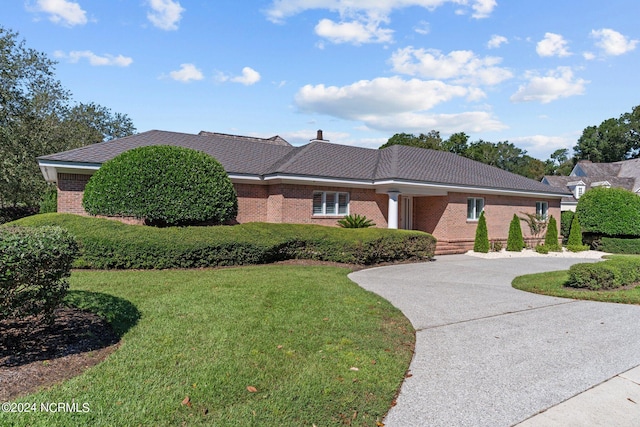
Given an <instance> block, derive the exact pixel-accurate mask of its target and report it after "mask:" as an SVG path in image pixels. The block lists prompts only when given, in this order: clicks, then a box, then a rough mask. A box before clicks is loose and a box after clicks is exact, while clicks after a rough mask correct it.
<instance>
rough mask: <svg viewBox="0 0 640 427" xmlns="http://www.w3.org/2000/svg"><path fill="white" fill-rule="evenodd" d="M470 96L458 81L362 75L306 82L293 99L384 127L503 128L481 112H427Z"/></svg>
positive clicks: (317, 109) (316, 109)
mask: <svg viewBox="0 0 640 427" xmlns="http://www.w3.org/2000/svg"><path fill="white" fill-rule="evenodd" d="M473 95H474V91H473V90H472V89H468V88H466V87H463V86H456V85H448V84H446V83H443V82H440V81H435V80H419V79H411V80H405V79H402V78H400V77H397V76H396V77H381V78H376V79H373V80H361V81H358V82H356V83H353V84H351V85H347V86H342V87H337V86H325V85H322V84H320V85H315V86H314V85H306V86H304V87H302V88H301V89H300V90H299V91H298V93H297V94H296V96H295V103H296V105H297V106H298V108H300V110H301V111H304V112H310V113H319V114H326V115H329V116H332V117H337V118H340V119H344V120H357V121H361V122H363V123H364V124H366V125H367V126H368V127H369V128H372V129H380V130H385V131H403V132H405V131H417V130H422V131H424V129H433V128H437V129H439V130H441V131H442V132H445V133H447V132H458V131H459V130H460V129H467V130H468V131H473V132H480V131H485V130H497V129H502V128H504V125H503V124H502V123H500V122H499V121H498V120H496V119H494V118H492V117H491V115H490V114H489V113H486V112H464V113H460V114H430V113H427V111H428V110H430V109H432V108H434V107H435V106H437V105H439V104H441V103H443V102H447V101H450V100H452V99H455V98H463V97H469V96H473Z"/></svg>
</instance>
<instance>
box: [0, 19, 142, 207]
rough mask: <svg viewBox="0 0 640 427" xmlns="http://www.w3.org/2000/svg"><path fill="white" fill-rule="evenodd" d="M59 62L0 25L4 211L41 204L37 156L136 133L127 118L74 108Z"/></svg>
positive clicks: (91, 107)
mask: <svg viewBox="0 0 640 427" xmlns="http://www.w3.org/2000/svg"><path fill="white" fill-rule="evenodd" d="M55 64H56V63H55V62H54V61H52V60H50V59H48V58H47V57H46V55H45V54H43V53H41V52H37V51H36V50H34V49H30V48H28V47H26V45H25V42H24V40H20V39H19V38H18V33H16V32H14V31H11V30H9V29H6V28H4V27H2V26H0V207H7V206H13V207H15V206H37V205H38V204H39V202H40V201H41V198H42V196H43V194H44V192H45V188H46V183H45V181H44V179H43V177H42V175H41V173H40V170H39V168H38V164H37V162H36V158H37V157H38V156H42V155H45V154H50V153H54V152H57V151H64V150H68V149H71V148H77V147H81V146H84V145H87V144H92V143H95V142H99V141H103V140H109V139H112V138H117V137H121V136H126V135H130V134H131V133H133V132H135V128H134V127H133V124H132V123H131V120H130V119H129V118H128V117H127V116H125V115H122V114H113V113H111V112H110V111H109V110H108V109H106V108H104V107H101V106H99V105H96V104H78V105H75V106H74V105H73V104H72V103H71V94H70V92H69V91H67V90H66V89H64V88H63V86H62V84H61V83H60V81H58V80H57V79H56V78H55Z"/></svg>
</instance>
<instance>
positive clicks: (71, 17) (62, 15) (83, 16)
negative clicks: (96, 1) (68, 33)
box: [33, 0, 87, 27]
mask: <svg viewBox="0 0 640 427" xmlns="http://www.w3.org/2000/svg"><path fill="white" fill-rule="evenodd" d="M33 10H35V11H36V12H44V13H48V14H49V20H50V21H51V22H53V23H56V24H61V25H64V26H67V27H73V26H74V25H84V24H86V23H87V13H86V12H85V11H84V10H82V8H81V7H80V5H79V4H78V3H76V2H73V1H68V0H38V2H37V3H36V7H35V8H34V9H33Z"/></svg>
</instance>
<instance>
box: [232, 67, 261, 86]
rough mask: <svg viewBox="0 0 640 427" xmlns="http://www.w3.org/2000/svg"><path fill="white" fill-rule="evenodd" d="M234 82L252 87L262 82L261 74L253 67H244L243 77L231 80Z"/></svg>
mask: <svg viewBox="0 0 640 427" xmlns="http://www.w3.org/2000/svg"><path fill="white" fill-rule="evenodd" d="M231 81H232V82H235V83H242V84H243V85H245V86H251V85H253V84H256V83H258V82H259V81H260V73H259V72H257V71H256V70H254V69H253V68H251V67H244V68H243V69H242V75H241V76H236V77H232V78H231Z"/></svg>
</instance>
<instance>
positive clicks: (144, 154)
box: [82, 145, 238, 226]
mask: <svg viewBox="0 0 640 427" xmlns="http://www.w3.org/2000/svg"><path fill="white" fill-rule="evenodd" d="M82 204H83V206H84V208H85V209H86V211H87V212H89V213H90V214H91V215H105V216H125V217H135V218H144V219H145V220H146V221H147V223H149V224H151V225H160V226H162V225H189V224H198V223H216V224H220V223H224V222H226V221H229V220H232V219H234V218H235V217H236V215H237V213H238V201H237V196H236V192H235V189H234V188H233V184H231V181H230V180H229V177H228V175H227V173H226V172H225V170H224V168H223V167H222V165H221V164H220V163H219V162H218V161H217V160H216V159H214V158H213V157H211V156H209V155H208V154H205V153H202V152H200V151H196V150H191V149H188V148H182V147H172V146H167V145H159V146H150V147H140V148H135V149H133V150H129V151H126V152H124V153H122V154H120V155H119V156H116V157H115V158H113V159H112V160H109V161H108V162H106V163H104V164H103V165H102V167H101V168H100V169H99V170H98V171H97V172H96V173H95V174H94V175H93V176H92V177H91V179H89V182H88V183H87V186H86V188H85V191H84V197H83V200H82Z"/></svg>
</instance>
